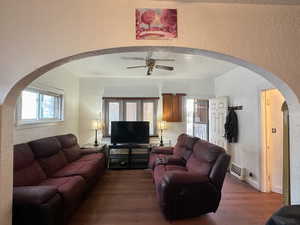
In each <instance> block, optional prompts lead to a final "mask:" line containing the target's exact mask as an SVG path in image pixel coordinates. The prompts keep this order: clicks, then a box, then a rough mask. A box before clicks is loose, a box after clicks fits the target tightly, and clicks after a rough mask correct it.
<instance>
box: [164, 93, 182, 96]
mask: <svg viewBox="0 0 300 225" xmlns="http://www.w3.org/2000/svg"><path fill="white" fill-rule="evenodd" d="M161 95H178V96H186V94H185V93H162V94H161Z"/></svg>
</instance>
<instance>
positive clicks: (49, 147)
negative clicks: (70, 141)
mask: <svg viewBox="0 0 300 225" xmlns="http://www.w3.org/2000/svg"><path fill="white" fill-rule="evenodd" d="M29 146H30V147H31V149H32V151H33V153H34V155H35V158H37V159H40V158H47V157H49V156H52V155H54V154H56V153H58V152H59V151H60V150H61V149H62V146H61V144H60V142H59V141H58V140H57V138H55V137H48V138H42V139H38V140H35V141H31V142H29Z"/></svg>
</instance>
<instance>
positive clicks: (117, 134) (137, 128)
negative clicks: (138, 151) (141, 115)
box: [111, 121, 149, 144]
mask: <svg viewBox="0 0 300 225" xmlns="http://www.w3.org/2000/svg"><path fill="white" fill-rule="evenodd" d="M111 143H113V144H121V143H123V144H124V143H127V144H146V143H149V122H146V121H113V122H111Z"/></svg>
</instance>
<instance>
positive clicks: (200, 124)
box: [186, 99, 208, 140]
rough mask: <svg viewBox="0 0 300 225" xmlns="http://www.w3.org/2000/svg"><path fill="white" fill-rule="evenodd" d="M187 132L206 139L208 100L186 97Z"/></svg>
mask: <svg viewBox="0 0 300 225" xmlns="http://www.w3.org/2000/svg"><path fill="white" fill-rule="evenodd" d="M186 111H187V133H188V134H189V135H192V136H196V137H199V138H201V139H203V140H208V100H202V99H188V100H187V103H186Z"/></svg>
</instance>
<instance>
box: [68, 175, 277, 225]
mask: <svg viewBox="0 0 300 225" xmlns="http://www.w3.org/2000/svg"><path fill="white" fill-rule="evenodd" d="M280 206H281V195H279V194H275V193H261V192H258V191H256V190H255V189H253V188H251V187H250V186H249V185H247V184H245V183H243V182H240V181H238V180H237V179H236V178H234V177H232V176H230V175H227V177H226V179H225V183H224V187H223V197H222V200H221V204H220V207H219V209H218V211H217V212H216V213H215V214H214V213H210V214H207V215H203V216H200V217H197V218H192V219H185V220H178V221H172V222H169V221H167V220H165V219H164V217H163V216H162V215H161V213H160V211H159V206H158V202H157V200H156V196H155V190H154V184H153V182H152V177H151V174H150V171H148V170H114V171H107V173H106V174H105V175H104V177H102V178H101V181H100V182H99V183H98V184H97V185H96V186H95V187H94V189H93V191H92V192H91V193H89V194H88V197H87V199H86V200H85V201H84V202H83V204H82V205H81V207H80V208H79V209H78V211H77V212H76V213H75V215H74V216H73V218H72V219H71V221H70V223H69V225H119V224H120V225H121V224H122V225H136V224H143V225H168V224H174V225H263V224H265V222H266V220H267V218H269V217H270V216H271V214H272V213H273V212H274V211H275V210H277V209H278V208H279V207H280Z"/></svg>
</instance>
